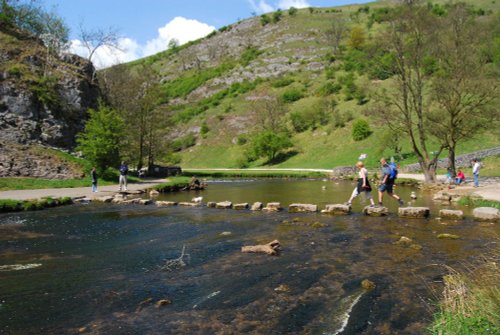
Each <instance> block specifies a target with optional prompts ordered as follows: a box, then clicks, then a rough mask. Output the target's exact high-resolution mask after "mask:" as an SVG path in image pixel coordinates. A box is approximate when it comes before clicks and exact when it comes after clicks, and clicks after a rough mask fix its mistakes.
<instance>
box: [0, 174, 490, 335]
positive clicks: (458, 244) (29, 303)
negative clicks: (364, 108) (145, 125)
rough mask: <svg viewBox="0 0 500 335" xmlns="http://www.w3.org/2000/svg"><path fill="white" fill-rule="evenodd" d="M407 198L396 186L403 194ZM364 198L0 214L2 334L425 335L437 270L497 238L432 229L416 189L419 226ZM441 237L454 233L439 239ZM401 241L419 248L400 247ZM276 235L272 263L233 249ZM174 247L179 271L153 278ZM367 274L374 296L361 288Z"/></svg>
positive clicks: (286, 184) (239, 194) (341, 193)
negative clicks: (345, 212) (368, 209)
mask: <svg viewBox="0 0 500 335" xmlns="http://www.w3.org/2000/svg"><path fill="white" fill-rule="evenodd" d="M353 187H354V184H353V183H349V182H345V183H332V182H324V181H321V180H319V181H318V180H300V181H295V180H294V181H283V180H265V181H263V180H256V181H253V182H249V181H239V182H224V183H222V182H221V183H210V185H209V188H208V189H207V190H206V191H204V192H202V193H201V195H202V196H203V198H204V201H222V200H231V201H233V202H234V203H237V202H250V203H251V202H254V201H262V202H270V201H280V202H281V203H282V205H283V206H285V207H286V206H287V205H288V204H290V203H293V202H302V203H315V204H318V205H319V206H320V207H322V206H323V205H325V204H328V203H338V202H343V201H345V199H346V197H348V196H349V194H350V192H351V191H352V188H353ZM411 191H415V190H412V189H409V188H399V189H398V190H397V192H398V193H400V194H401V195H402V196H403V198H406V199H408V198H409V194H410V192H411ZM417 192H418V191H417ZM193 195H194V193H189V192H186V193H177V194H169V195H164V196H162V197H161V199H162V200H174V201H186V200H187V201H189V200H190V198H191V197H193ZM364 201H365V200H363V199H359V200H358V199H356V202H355V205H354V212H355V213H353V214H352V215H349V216H344V217H342V216H339V217H333V216H325V215H321V214H289V213H287V212H286V211H284V212H280V213H263V212H251V211H235V210H216V209H210V208H206V207H199V208H182V207H172V208H156V207H153V206H149V207H148V206H119V205H108V204H106V205H103V204H91V205H78V206H70V207H61V208H55V209H50V210H45V211H41V212H27V213H16V214H9V215H1V216H0V231H3V232H6V234H5V235H3V237H2V238H0V269H4V270H3V271H0V334H74V333H78V332H83V333H88V334H215V333H220V334H244V333H245V334H342V335H348V334H419V333H422V332H423V331H424V328H425V327H426V323H427V322H428V320H429V319H430V318H431V316H432V301H433V299H435V296H434V295H433V293H432V291H433V290H436V291H439V290H440V289H441V285H442V284H441V283H440V278H442V276H443V274H444V273H446V270H445V268H444V267H443V266H442V265H443V264H446V265H450V266H460V265H461V264H462V262H463V261H464V260H466V261H474V260H475V258H476V257H478V256H480V255H481V254H482V253H484V252H486V251H487V250H488V245H490V243H494V242H495V241H496V236H498V230H497V229H496V227H495V226H487V225H478V224H476V223H474V222H472V221H470V220H468V219H466V220H464V221H463V222H441V221H439V220H436V219H435V217H436V216H437V215H436V213H437V211H438V210H439V207H436V206H435V205H434V204H433V203H432V202H431V201H430V200H429V197H428V196H426V195H425V194H421V193H419V199H418V200H417V201H415V202H414V204H415V205H427V206H431V210H432V216H431V218H430V219H427V220H402V219H400V218H398V217H397V216H396V215H394V214H391V215H390V216H389V217H386V218H371V217H365V216H363V215H361V214H360V210H361V209H362V207H363V205H364V203H363V202H364ZM388 205H389V208H390V210H391V212H392V213H395V211H396V210H397V206H396V203H395V202H389V200H388ZM315 223H319V225H314V224H315ZM7 232H8V233H7ZM223 232H224V234H222V233H223ZM444 232H446V233H452V234H455V235H458V236H460V238H459V239H456V240H441V239H438V238H437V235H438V234H440V233H444ZM401 236H406V237H408V238H411V239H412V240H413V243H414V244H412V245H401V244H398V243H397V241H398V240H399V239H400V238H401ZM274 239H278V240H279V241H280V242H281V244H282V247H283V251H282V253H281V255H280V256H279V257H270V256H266V255H260V254H243V253H241V252H240V248H241V247H242V246H244V245H254V244H261V243H267V242H269V241H271V240H274ZM183 246H185V248H186V249H185V251H186V253H188V254H189V258H187V259H186V263H187V264H186V266H181V267H179V268H175V269H173V270H172V271H162V270H161V267H162V265H164V264H165V263H166V262H167V261H169V260H173V259H176V258H178V257H179V256H180V254H181V251H182V248H183ZM33 264H38V265H37V266H36V267H33V266H30V265H33ZM364 279H369V280H371V281H372V282H374V283H375V284H376V287H375V288H374V289H372V290H369V291H367V290H365V289H363V288H361V281H362V280H364ZM161 300H164V301H171V304H168V303H166V304H165V305H163V306H160V307H157V305H156V304H157V303H158V302H159V301H161Z"/></svg>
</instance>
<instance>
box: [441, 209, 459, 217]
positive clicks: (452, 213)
mask: <svg viewBox="0 0 500 335" xmlns="http://www.w3.org/2000/svg"><path fill="white" fill-rule="evenodd" d="M439 216H440V217H441V218H443V219H453V220H462V219H463V218H464V212H463V211H460V210H452V209H442V210H440V211H439Z"/></svg>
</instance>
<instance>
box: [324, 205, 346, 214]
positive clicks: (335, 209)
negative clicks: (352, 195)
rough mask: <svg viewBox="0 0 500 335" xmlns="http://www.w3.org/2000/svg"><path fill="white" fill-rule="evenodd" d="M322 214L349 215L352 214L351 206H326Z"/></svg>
mask: <svg viewBox="0 0 500 335" xmlns="http://www.w3.org/2000/svg"><path fill="white" fill-rule="evenodd" d="M321 213H325V214H333V215H348V214H350V213H351V206H349V205H343V204H333V205H326V206H325V209H323V210H322V211H321Z"/></svg>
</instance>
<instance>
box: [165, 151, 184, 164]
mask: <svg viewBox="0 0 500 335" xmlns="http://www.w3.org/2000/svg"><path fill="white" fill-rule="evenodd" d="M181 161H182V157H181V155H179V154H177V153H174V152H168V153H166V154H165V155H164V156H163V159H162V162H164V163H166V164H169V165H177V164H180V162H181Z"/></svg>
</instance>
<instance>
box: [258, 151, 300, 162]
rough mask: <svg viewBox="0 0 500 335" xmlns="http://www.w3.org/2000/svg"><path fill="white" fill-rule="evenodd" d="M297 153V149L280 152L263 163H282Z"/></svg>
mask: <svg viewBox="0 0 500 335" xmlns="http://www.w3.org/2000/svg"><path fill="white" fill-rule="evenodd" d="M298 153H299V152H298V151H297V150H290V151H287V152H280V153H279V154H278V155H276V157H274V158H273V159H270V160H268V161H267V162H265V163H264V165H274V164H279V163H283V162H285V161H287V160H288V159H290V158H292V157H293V156H296V155H297V154H298Z"/></svg>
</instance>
